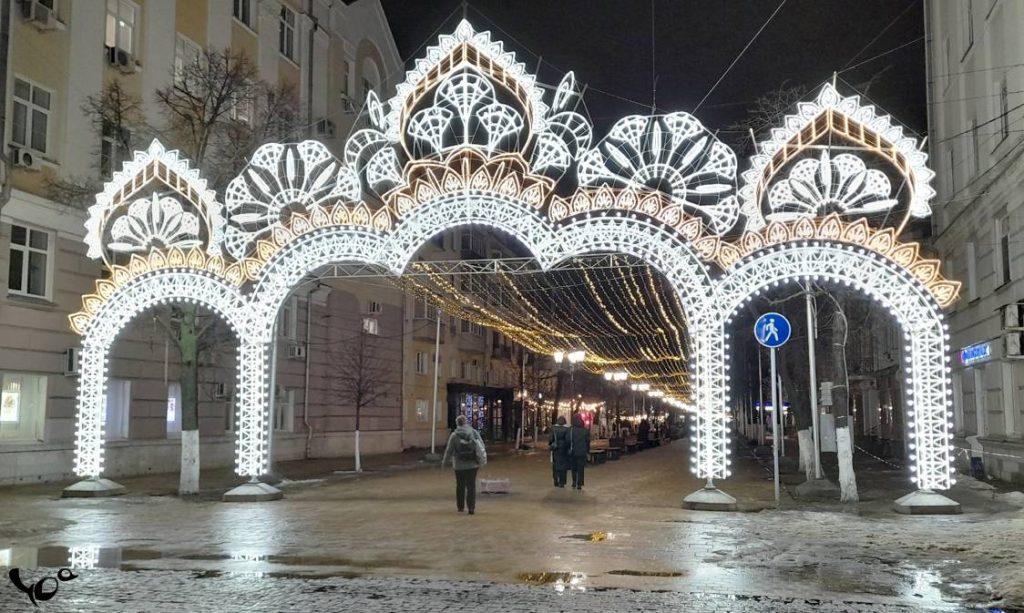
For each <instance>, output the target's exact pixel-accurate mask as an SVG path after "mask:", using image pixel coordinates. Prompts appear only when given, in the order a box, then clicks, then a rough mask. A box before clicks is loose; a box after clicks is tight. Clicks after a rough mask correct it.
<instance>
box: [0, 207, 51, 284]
mask: <svg viewBox="0 0 1024 613" xmlns="http://www.w3.org/2000/svg"><path fill="white" fill-rule="evenodd" d="M52 250H53V237H52V236H51V235H50V233H49V232H45V231H43V230H36V229H33V228H27V227H25V226H19V225H16V224H11V250H10V261H9V262H8V269H7V273H8V274H7V289H8V290H10V291H11V293H13V294H23V295H26V296H38V297H40V298H45V297H46V296H47V295H48V293H49V292H48V287H47V286H48V277H49V272H50V254H51V252H52Z"/></svg>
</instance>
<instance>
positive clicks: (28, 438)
mask: <svg viewBox="0 0 1024 613" xmlns="http://www.w3.org/2000/svg"><path fill="white" fill-rule="evenodd" d="M8 377H12V378H13V377H20V378H21V379H22V381H21V387H20V388H19V390H18V396H19V398H18V403H19V406H18V419H15V420H10V421H3V422H0V430H2V429H3V428H4V425H5V424H11V423H17V424H18V427H16V428H14V429H15V430H17V431H18V432H17V433H16V434H13V435H11V436H8V435H7V434H6V433H4V432H3V431H0V444H25V443H30V442H36V443H42V442H45V433H46V408H47V400H48V397H49V394H48V388H49V384H50V378H49V377H48V376H46V375H45V374H41V373H31V372H18V371H11V370H0V403H2V402H3V398H4V387H5V385H6V384H5V380H6V379H7V378H8ZM26 377H32V378H34V379H35V380H36V384H37V385H38V386H39V388H38V390H37V391H39V393H40V395H41V397H40V398H39V399H38V402H39V404H40V406H39V407H37V413H36V414H35V415H33V416H32V417H31V420H23V419H22V417H23V416H24V414H25V407H24V406H22V403H23V402H24V397H25V393H26V390H25V387H24V386H25V381H24V379H25V378H26ZM23 424H24V427H22V425H23ZM22 430H29V432H24V433H22V432H21V431H22Z"/></svg>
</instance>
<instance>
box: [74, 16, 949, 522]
mask: <svg viewBox="0 0 1024 613" xmlns="http://www.w3.org/2000/svg"><path fill="white" fill-rule="evenodd" d="M579 100H580V93H579V89H578V86H577V83H576V79H575V77H574V75H573V74H572V73H569V74H567V75H566V76H565V77H564V78H563V79H562V80H561V82H560V83H559V84H558V86H557V88H555V89H554V91H553V92H548V91H546V90H544V89H543V88H541V87H540V86H539V85H538V83H537V80H536V77H535V76H534V75H532V74H530V73H529V71H528V70H526V67H525V65H524V64H523V63H522V62H519V61H518V60H517V59H516V57H515V55H514V54H513V53H511V52H507V51H505V49H504V47H503V46H502V45H501V43H499V42H495V41H492V40H491V36H490V34H489V33H487V32H477V31H476V30H474V29H473V28H472V26H471V25H470V24H469V23H468V22H465V21H463V22H462V23H460V24H459V26H458V27H457V28H456V30H455V32H454V33H452V34H449V35H444V36H442V37H440V39H439V41H438V44H437V45H436V46H434V47H431V48H429V49H428V51H427V54H426V57H425V58H424V59H422V60H420V61H418V62H417V63H416V64H415V67H414V69H413V70H411V71H410V72H409V73H408V74H407V76H406V79H405V81H404V82H403V83H401V84H400V85H399V86H398V87H397V88H396V94H395V96H394V97H392V98H391V99H390V100H387V101H381V100H380V99H379V98H378V97H377V96H376V94H373V93H372V92H371V93H370V94H369V95H368V97H367V106H366V113H365V117H364V120H365V121H363V123H362V124H361V125H362V127H361V128H360V129H359V130H357V131H355V132H354V133H353V134H352V135H351V136H350V137H349V138H348V140H347V141H346V143H345V146H344V151H343V154H342V158H343V159H341V160H339V159H337V158H335V156H334V155H332V154H331V152H330V151H328V150H327V148H326V146H324V145H323V144H321V143H319V142H316V141H304V142H301V143H270V144H267V145H263V146H261V147H260V148H259V149H258V150H257V151H256V152H254V154H253V156H252V158H251V159H250V162H249V165H248V166H247V167H246V168H245V169H244V170H243V171H242V172H241V174H239V176H238V177H236V178H235V179H234V180H232V181H231V182H230V184H229V185H228V186H227V187H226V189H225V190H224V194H223V201H220V200H218V199H217V195H216V194H215V193H213V192H212V190H209V189H207V187H206V184H205V181H203V180H202V179H201V178H200V177H199V174H198V172H196V171H195V170H194V169H190V168H189V165H188V163H187V162H186V161H184V160H182V159H180V158H179V157H178V156H177V154H176V153H175V152H173V151H166V150H165V149H164V148H163V147H162V146H160V145H159V143H154V144H153V145H152V146H151V147H150V148H149V149H148V150H147V151H144V152H138V153H137V154H136V157H135V159H133V160H132V161H131V162H128V163H126V164H125V166H124V168H123V169H122V170H121V171H120V172H118V173H115V175H114V177H113V179H112V181H111V182H110V183H109V184H108V185H107V187H106V188H105V190H104V191H103V192H102V193H101V194H99V195H98V196H97V204H96V206H94V207H92V208H91V209H90V218H89V221H88V222H87V224H86V228H87V237H86V242H87V243H88V245H89V253H90V255H91V256H93V257H101V258H103V259H104V261H105V262H106V263H107V264H108V266H110V267H111V270H112V274H113V277H114V280H113V284H112V285H110V286H108V285H104V284H109V283H111V282H107V281H100V282H98V285H97V293H96V294H94V295H90V296H87V297H85V299H84V305H85V310H84V311H83V312H82V313H78V314H75V315H72V316H71V321H72V324H73V326H74V327H75V328H76V330H78V331H80V332H82V333H83V335H84V336H85V341H84V344H85V345H86V351H85V355H87V356H88V360H86V361H84V362H83V370H82V381H81V385H80V390H79V398H80V406H79V414H80V419H81V420H82V423H84V424H86V428H85V430H84V432H85V435H81V434H80V437H79V440H78V453H79V457H83V458H87V460H86V461H83V462H80V463H78V464H77V465H76V472H77V473H78V474H80V475H82V476H85V477H97V476H99V474H100V472H101V470H102V464H101V463H100V462H99V460H98V459H97V460H93V458H99V456H100V454H101V449H102V439H101V436H100V435H99V434H98V432H99V430H98V424H99V422H97V421H96V415H97V413H96V406H97V402H99V401H98V400H97V398H101V397H102V390H103V385H104V380H105V376H106V373H105V370H104V369H103V367H102V362H103V359H104V356H105V349H104V348H103V345H102V342H101V341H98V340H96V339H99V338H107V336H103V335H102V334H101V335H100V336H97V334H100V333H98V332H96V331H97V330H104V331H106V332H107V333H109V332H110V331H114V330H117V329H119V326H121V325H123V323H124V321H125V320H126V317H127V316H126V315H124V313H128V312H137V311H138V310H140V309H142V308H146V307H147V306H151V305H153V304H157V303H159V302H162V301H172V300H196V301H199V302H202V303H204V304H208V305H210V306H211V308H214V309H215V310H217V311H218V312H221V313H222V314H223V315H224V317H225V319H227V320H228V321H229V323H232V325H233V326H234V327H236V329H238V330H239V331H240V336H241V337H242V338H243V342H242V345H241V348H240V353H239V369H240V376H239V395H238V397H239V416H238V434H237V436H238V445H237V461H236V471H237V472H238V474H239V475H242V476H245V477H250V478H252V479H255V477H256V476H258V475H260V474H261V473H262V472H263V471H264V470H265V469H266V466H267V461H268V457H267V454H268V453H269V440H268V436H269V432H268V430H267V419H268V416H267V407H268V394H269V391H268V388H267V384H266V382H267V380H268V374H267V368H268V356H269V354H270V351H269V349H270V346H271V343H272V342H273V341H274V338H273V327H274V321H275V318H276V315H277V312H278V309H279V307H280V305H281V304H282V302H283V301H284V300H285V299H286V298H287V296H288V295H289V294H290V293H291V292H292V291H293V290H294V288H295V287H296V286H297V285H298V284H299V283H301V282H302V280H303V279H304V278H306V277H307V276H308V275H309V274H310V273H313V272H315V271H316V270H317V269H318V268H321V267H323V266H326V265H329V264H331V263H338V262H358V263H361V264H367V265H371V266H377V267H380V268H381V269H382V270H387V271H389V272H390V273H392V274H395V275H400V274H402V273H403V272H404V271H405V270H406V268H407V266H408V265H409V263H410V261H411V260H412V258H413V256H414V254H415V253H416V251H417V250H418V249H419V248H420V247H421V246H422V245H423V244H425V243H426V242H427V241H428V240H429V239H430V238H431V237H433V236H435V235H436V234H438V233H441V232H443V231H445V230H448V229H451V228H455V227H459V226H465V225H473V224H475V225H484V226H488V227H492V228H496V229H498V230H501V231H502V232H504V233H506V234H508V235H510V236H512V237H514V238H515V239H516V240H518V241H519V242H520V243H522V244H523V245H524V246H525V247H526V249H527V250H528V251H529V252H530V253H531V254H532V255H533V256H534V257H535V258H536V259H537V261H538V262H539V264H540V267H541V269H542V270H550V269H552V268H554V267H557V266H558V265H559V263H561V262H564V261H566V260H568V259H570V258H573V257H576V256H580V255H584V254H590V253H622V254H626V255H629V256H634V257H636V258H638V259H640V260H641V261H642V262H644V263H646V264H647V265H649V266H651V267H652V268H654V269H657V270H658V271H660V273H662V274H663V275H664V277H665V278H666V279H667V281H668V283H669V284H670V286H671V287H672V289H673V290H674V292H675V294H676V295H677V296H678V298H679V301H680V305H681V307H682V311H683V313H684V317H685V319H686V323H687V330H688V332H689V337H690V347H691V350H692V352H691V353H692V354H691V356H689V358H690V371H691V373H692V376H693V392H692V397H691V398H685V399H683V398H677V399H673V400H675V401H677V402H678V403H679V404H685V405H687V406H691V407H693V408H694V412H695V416H696V418H697V428H696V432H695V437H694V442H693V445H692V448H691V451H692V453H693V456H692V459H691V462H692V468H693V470H694V472H695V473H696V474H697V475H698V476H699V477H701V478H703V479H706V480H707V482H708V486H709V487H708V488H707V489H708V490H710V491H711V492H712V493H714V494H715V495H716V496H718V498H717V499H716V500H717V501H718V502H722V503H728V501H730V500H731V498H729V497H728V496H725V495H724V494H721V493H720V492H717V491H716V490H713V482H714V480H716V479H717V480H721V479H725V478H727V477H728V476H729V474H730V473H729V459H728V454H729V443H730V422H731V419H732V418H731V415H730V414H729V409H728V406H729V391H728V385H727V379H728V377H727V374H726V368H725V363H726V355H727V352H728V349H729V343H728V336H727V334H726V329H725V326H726V324H727V322H728V320H729V319H730V317H731V316H732V314H733V313H734V311H735V309H736V307H737V306H738V305H739V304H740V303H741V302H742V301H743V300H745V299H747V298H748V297H749V296H750V295H751V294H752V293H754V292H756V291H758V290H759V289H760V288H762V287H764V286H765V284H775V283H782V282H785V281H789V280H794V279H803V278H814V277H822V278H827V279H830V280H833V281H837V282H840V283H847V284H853V285H854V286H855V287H857V288H860V289H861V290H862V291H864V292H865V293H867V294H869V295H872V296H874V297H876V298H877V299H878V300H880V301H881V302H882V303H883V304H885V305H886V306H887V307H889V308H890V309H891V310H893V312H894V313H895V314H896V316H897V318H898V320H899V321H900V323H901V325H902V326H903V328H904V332H905V334H907V335H908V346H909V350H908V353H907V355H908V359H909V362H908V365H907V367H908V369H909V372H908V375H909V379H910V381H911V386H912V387H911V389H910V391H909V396H910V400H912V401H913V404H912V405H911V407H912V418H913V422H914V426H915V429H914V435H915V441H916V446H917V453H916V456H917V467H918V472H917V475H918V477H917V481H918V485H919V487H920V488H922V489H925V490H936V489H946V488H948V486H949V484H950V477H949V452H948V441H947V436H948V427H947V425H946V420H945V406H946V405H945V403H946V395H947V394H948V389H947V388H948V382H947V381H946V372H945V367H946V364H947V362H948V356H947V355H946V350H947V347H946V340H945V337H944V331H943V324H942V313H941V309H942V308H944V307H947V306H949V305H950V304H951V303H952V302H953V301H954V300H955V299H956V296H957V291H958V288H959V284H958V283H956V282H954V281H948V280H945V279H943V278H942V277H941V275H940V274H939V266H938V262H936V261H934V260H928V259H925V258H922V257H921V253H920V248H919V247H918V246H917V245H916V244H913V243H903V242H900V240H899V234H900V232H901V230H902V229H903V228H904V226H906V225H907V222H908V220H909V219H911V218H913V217H922V216H924V215H927V213H928V201H929V198H930V197H931V195H932V193H933V192H932V190H931V187H930V186H929V181H930V179H931V176H932V175H931V171H930V170H928V169H927V166H926V165H925V161H926V156H925V155H924V153H922V152H921V151H920V150H919V149H918V143H917V142H916V141H915V140H914V139H911V138H909V137H905V136H903V134H902V131H901V130H900V129H899V128H897V127H894V126H893V125H892V123H891V121H890V120H889V119H888V118H887V117H884V116H879V115H878V114H877V113H876V112H875V110H874V108H873V107H870V106H863V105H861V104H860V102H859V99H858V98H857V97H856V96H853V97H842V96H840V95H839V94H838V93H837V92H836V90H835V88H834V87H832V86H831V85H825V86H824V87H823V88H822V90H821V92H820V93H819V94H818V96H817V98H816V99H815V101H813V102H811V103H805V104H802V105H800V107H799V113H798V114H797V115H795V116H791V117H789V118H787V119H786V121H785V125H784V127H782V128H779V129H777V130H775V131H773V133H772V138H771V139H770V140H769V141H766V142H765V143H761V144H760V145H759V148H758V151H757V153H756V154H755V155H754V157H753V158H752V159H751V162H750V169H749V170H747V171H746V172H744V173H743V177H744V181H745V183H744V186H743V188H742V189H740V190H737V189H736V173H737V169H738V163H737V160H736V156H735V153H734V152H733V151H732V150H731V149H729V147H728V146H726V145H725V144H723V143H721V142H720V141H719V140H718V139H717V138H715V136H714V134H713V133H712V132H711V131H709V130H708V129H707V128H705V127H704V126H703V125H702V124H701V123H700V122H699V121H698V120H697V119H696V118H695V117H693V116H691V115H689V114H687V113H681V112H678V113H669V114H665V115H656V116H640V115H633V116H628V117H624V118H622V119H620V120H619V121H617V122H615V124H614V125H613V126H612V128H611V129H610V130H609V132H608V134H607V135H605V136H604V138H602V139H600V140H597V141H595V140H594V135H593V126H592V125H591V124H590V121H589V120H588V119H587V118H586V117H585V116H584V115H582V114H581V113H580V112H578V111H577V108H578V105H579ZM825 134H834V135H836V136H837V137H840V138H844V139H847V140H849V141H852V142H853V143H855V144H856V145H857V146H859V147H861V148H863V149H864V150H865V151H866V152H867V153H868V154H871V155H875V156H878V157H880V158H881V160H882V161H883V163H886V164H889V166H888V167H887V168H888V170H879V169H877V168H874V167H872V168H869V167H868V166H867V165H866V164H865V162H864V161H863V160H861V159H860V158H859V157H858V156H856V155H854V154H852V153H845V152H844V153H842V154H840V155H836V156H832V155H831V153H830V152H829V151H828V149H822V148H821V145H820V140H821V138H822V136H823V135H825ZM819 151H820V155H819ZM887 172H888V173H890V174H891V175H895V176H899V177H901V178H902V180H903V181H905V182H906V183H907V187H908V189H907V191H906V196H905V197H903V198H902V199H901V197H900V192H899V191H897V190H893V189H892V185H891V180H890V178H889V177H890V174H886V173H887ZM889 212H894V214H893V216H892V217H893V218H894V219H893V223H892V224H889V223H888V219H889V217H890V215H889ZM869 218H870V219H872V220H876V221H877V219H878V218H882V222H881V223H880V224H878V223H874V222H872V223H869V221H868V219H869ZM124 219H128V221H122V220H124ZM741 228H745V229H746V231H743V232H741ZM129 255H130V256H131V257H130V260H131V263H130V264H129V266H128V267H119V266H115V265H114V262H117V261H123V260H124V258H126V257H128V256H129ZM129 288H134V289H129ZM108 336H109V335H108ZM86 362H88V363H87V364H86ZM703 493H704V494H707V493H708V491H704V492H703ZM725 506H728V504H725Z"/></svg>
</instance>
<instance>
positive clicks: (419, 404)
mask: <svg viewBox="0 0 1024 613" xmlns="http://www.w3.org/2000/svg"><path fill="white" fill-rule="evenodd" d="M429 419H430V418H429V417H428V416H427V401H426V400H424V399H422V398H417V399H416V421H428V420H429Z"/></svg>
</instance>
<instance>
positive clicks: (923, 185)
mask: <svg viewBox="0 0 1024 613" xmlns="http://www.w3.org/2000/svg"><path fill="white" fill-rule="evenodd" d="M830 130H831V131H832V132H840V133H841V136H843V137H844V138H848V139H852V140H855V141H857V142H858V143H859V144H860V145H861V146H864V147H865V148H879V147H885V148H886V150H885V151H886V155H887V156H888V155H896V156H898V157H900V158H902V162H901V163H900V164H899V167H900V171H901V172H902V173H903V174H904V176H905V177H906V180H907V190H908V193H909V194H910V197H909V202H908V207H907V210H908V215H910V216H913V217H917V218H923V217H928V216H929V215H931V205H930V201H931V199H932V198H933V197H934V196H935V190H934V189H933V188H932V186H931V181H932V178H933V177H934V176H935V173H934V172H933V171H932V170H931V169H930V168H928V165H927V163H928V154H927V153H925V152H924V151H922V150H921V149H920V146H919V143H918V141H917V139H915V138H912V137H910V136H905V135H904V134H903V128H902V127H901V126H899V125H894V124H893V122H892V119H891V118H890V117H889V116H888V115H884V114H879V113H878V112H877V110H876V109H875V107H874V106H873V105H862V104H861V100H860V96H846V97H844V96H843V95H842V94H840V93H839V91H838V90H836V88H835V86H834V85H832V84H831V83H826V84H824V85H823V86H822V87H821V90H820V91H819V92H818V96H817V97H816V98H815V100H814V101H813V102H801V103H800V104H798V105H797V113H796V114H793V115H786V117H785V119H784V120H783V122H782V125H780V126H779V127H776V128H773V129H772V131H771V137H770V138H769V139H768V140H766V141H763V142H761V143H759V144H758V146H757V153H756V154H755V155H753V156H751V158H750V168H749V169H748V170H746V171H744V172H743V185H742V187H741V188H740V190H739V195H740V199H741V200H742V203H743V205H742V207H743V214H744V216H745V217H746V219H747V221H746V227H745V229H746V230H750V231H756V230H759V229H760V228H762V227H763V226H764V225H765V223H766V218H765V212H764V210H763V207H765V203H764V199H765V198H766V196H767V194H768V189H767V188H768V185H767V183H770V182H771V179H772V177H773V176H774V173H775V171H776V170H777V169H778V168H779V166H780V163H779V160H776V159H775V158H776V157H779V156H786V157H789V156H792V155H794V154H795V153H799V151H800V149H801V147H802V146H803V145H807V144H811V143H812V142H814V139H813V138H812V139H809V138H808V137H807V135H806V134H807V132H811V133H813V134H817V135H820V134H824V133H827V132H829V131H830ZM782 167H783V168H785V165H782Z"/></svg>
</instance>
